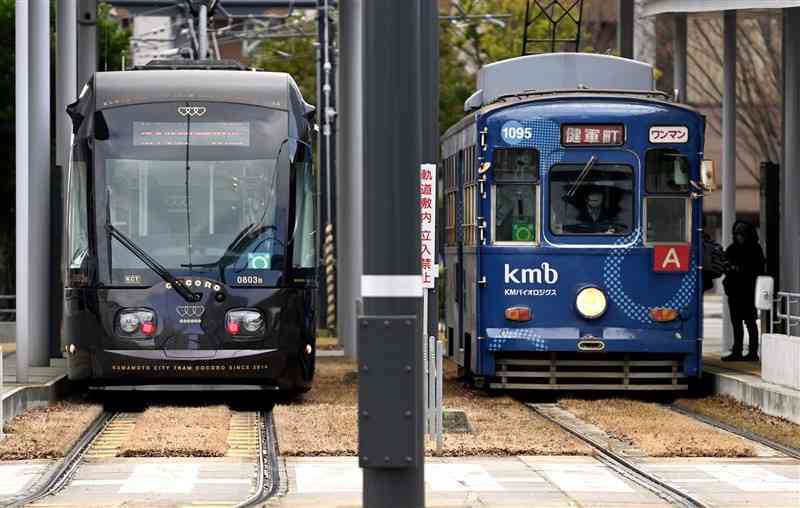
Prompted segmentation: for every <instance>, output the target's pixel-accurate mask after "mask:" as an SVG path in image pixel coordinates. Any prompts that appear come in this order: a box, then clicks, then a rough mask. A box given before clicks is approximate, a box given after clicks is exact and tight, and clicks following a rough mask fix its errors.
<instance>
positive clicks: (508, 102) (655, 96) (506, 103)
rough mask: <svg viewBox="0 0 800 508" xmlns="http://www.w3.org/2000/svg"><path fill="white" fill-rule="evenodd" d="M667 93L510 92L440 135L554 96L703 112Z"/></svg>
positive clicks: (566, 98)
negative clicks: (478, 118) (657, 105)
mask: <svg viewBox="0 0 800 508" xmlns="http://www.w3.org/2000/svg"><path fill="white" fill-rule="evenodd" d="M667 97H668V96H667V94H665V93H663V92H658V91H655V90H604V91H599V90H594V91H593V90H543V91H540V92H529V93H526V94H519V95H510V96H507V97H502V98H499V99H498V100H497V101H496V102H493V103H491V104H487V105H485V106H483V107H482V108H480V109H478V110H476V111H472V112H470V113H468V114H467V115H466V116H464V117H463V118H462V119H461V120H459V121H458V122H456V123H455V124H453V125H452V126H450V127H449V128H448V129H447V130H446V131H445V133H444V134H443V135H442V143H445V142H446V141H447V138H450V137H451V136H453V135H455V134H456V133H458V132H459V131H461V130H463V129H465V128H466V127H467V126H469V125H471V124H473V123H475V118H476V116H477V115H486V114H489V113H492V112H494V111H497V110H500V109H504V108H509V107H514V106H524V105H528V104H533V103H537V102H545V101H553V100H570V101H581V100H591V99H603V100H610V101H626V102H629V101H632V100H635V101H640V102H645V103H652V104H659V105H662V106H669V107H673V108H679V109H683V110H686V111H689V112H691V113H694V114H697V115H701V116H704V115H703V114H702V113H700V112H699V111H698V110H697V109H695V108H693V107H692V106H689V105H688V104H683V103H680V102H672V101H670V100H667Z"/></svg>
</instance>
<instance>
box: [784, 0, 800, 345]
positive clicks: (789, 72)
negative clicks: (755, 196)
mask: <svg viewBox="0 0 800 508" xmlns="http://www.w3.org/2000/svg"><path fill="white" fill-rule="evenodd" d="M783 72H784V85H783V110H784V114H783V146H784V157H783V164H782V166H783V185H782V187H783V196H782V198H783V203H782V207H781V208H782V210H783V215H782V217H781V222H782V224H783V228H784V234H783V241H782V242H781V245H782V251H783V252H782V256H781V257H782V258H783V260H784V262H783V269H782V270H781V275H782V276H781V279H782V280H781V286H783V290H784V291H796V292H800V262H798V259H800V220H798V217H800V201H798V196H800V162H798V161H799V160H800V7H793V8H791V9H784V10H783ZM787 333H788V331H787Z"/></svg>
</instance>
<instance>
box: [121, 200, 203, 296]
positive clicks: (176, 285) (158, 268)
mask: <svg viewBox="0 0 800 508" xmlns="http://www.w3.org/2000/svg"><path fill="white" fill-rule="evenodd" d="M105 226H106V233H108V236H110V237H113V238H114V239H116V240H117V241H118V242H119V243H121V244H122V245H123V246H124V247H125V248H126V249H128V250H129V251H131V252H132V253H133V255H134V256H136V257H137V258H139V259H140V260H141V261H142V263H144V264H145V265H147V267H148V268H150V269H151V270H153V271H154V272H155V273H156V275H158V276H159V277H161V278H162V279H163V280H164V282H166V283H168V284H169V285H170V286H171V287H172V289H174V290H175V292H177V293H178V294H179V295H181V296H182V297H183V299H184V300H186V301H187V302H196V301H199V300H200V298H199V295H197V294H195V293H193V292H192V291H191V290H190V289H189V288H188V287H186V285H185V284H184V283H183V282H181V281H180V280H178V279H177V278H176V277H175V276H174V275H172V274H171V273H170V271H169V270H167V269H166V268H165V267H164V265H162V264H161V263H159V262H158V261H156V260H155V259H154V258H153V257H152V256H150V255H149V254H148V253H147V252H145V251H144V250H143V249H142V248H141V247H139V246H138V245H136V243H134V241H133V240H131V239H130V238H128V236H127V235H126V234H125V233H123V232H122V231H120V230H119V229H117V228H116V227H114V225H113V224H111V189H108V190H107V191H106V225H105ZM110 246H111V241H110V239H109V250H110ZM110 263H111V257H110V256H109V264H110Z"/></svg>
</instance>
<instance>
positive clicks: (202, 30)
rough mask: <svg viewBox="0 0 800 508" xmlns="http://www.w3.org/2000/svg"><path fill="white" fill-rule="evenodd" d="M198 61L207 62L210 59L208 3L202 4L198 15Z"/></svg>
mask: <svg viewBox="0 0 800 508" xmlns="http://www.w3.org/2000/svg"><path fill="white" fill-rule="evenodd" d="M197 38H198V39H199V40H198V44H197V46H198V47H197V53H198V55H197V59H198V60H205V59H206V58H208V5H207V4H206V2H201V3H200V10H199V12H198V15H197Z"/></svg>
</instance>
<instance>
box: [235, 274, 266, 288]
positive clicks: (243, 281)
mask: <svg viewBox="0 0 800 508" xmlns="http://www.w3.org/2000/svg"><path fill="white" fill-rule="evenodd" d="M236 284H240V285H243V286H256V285H259V284H264V278H263V277H259V276H258V275H237V276H236Z"/></svg>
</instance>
